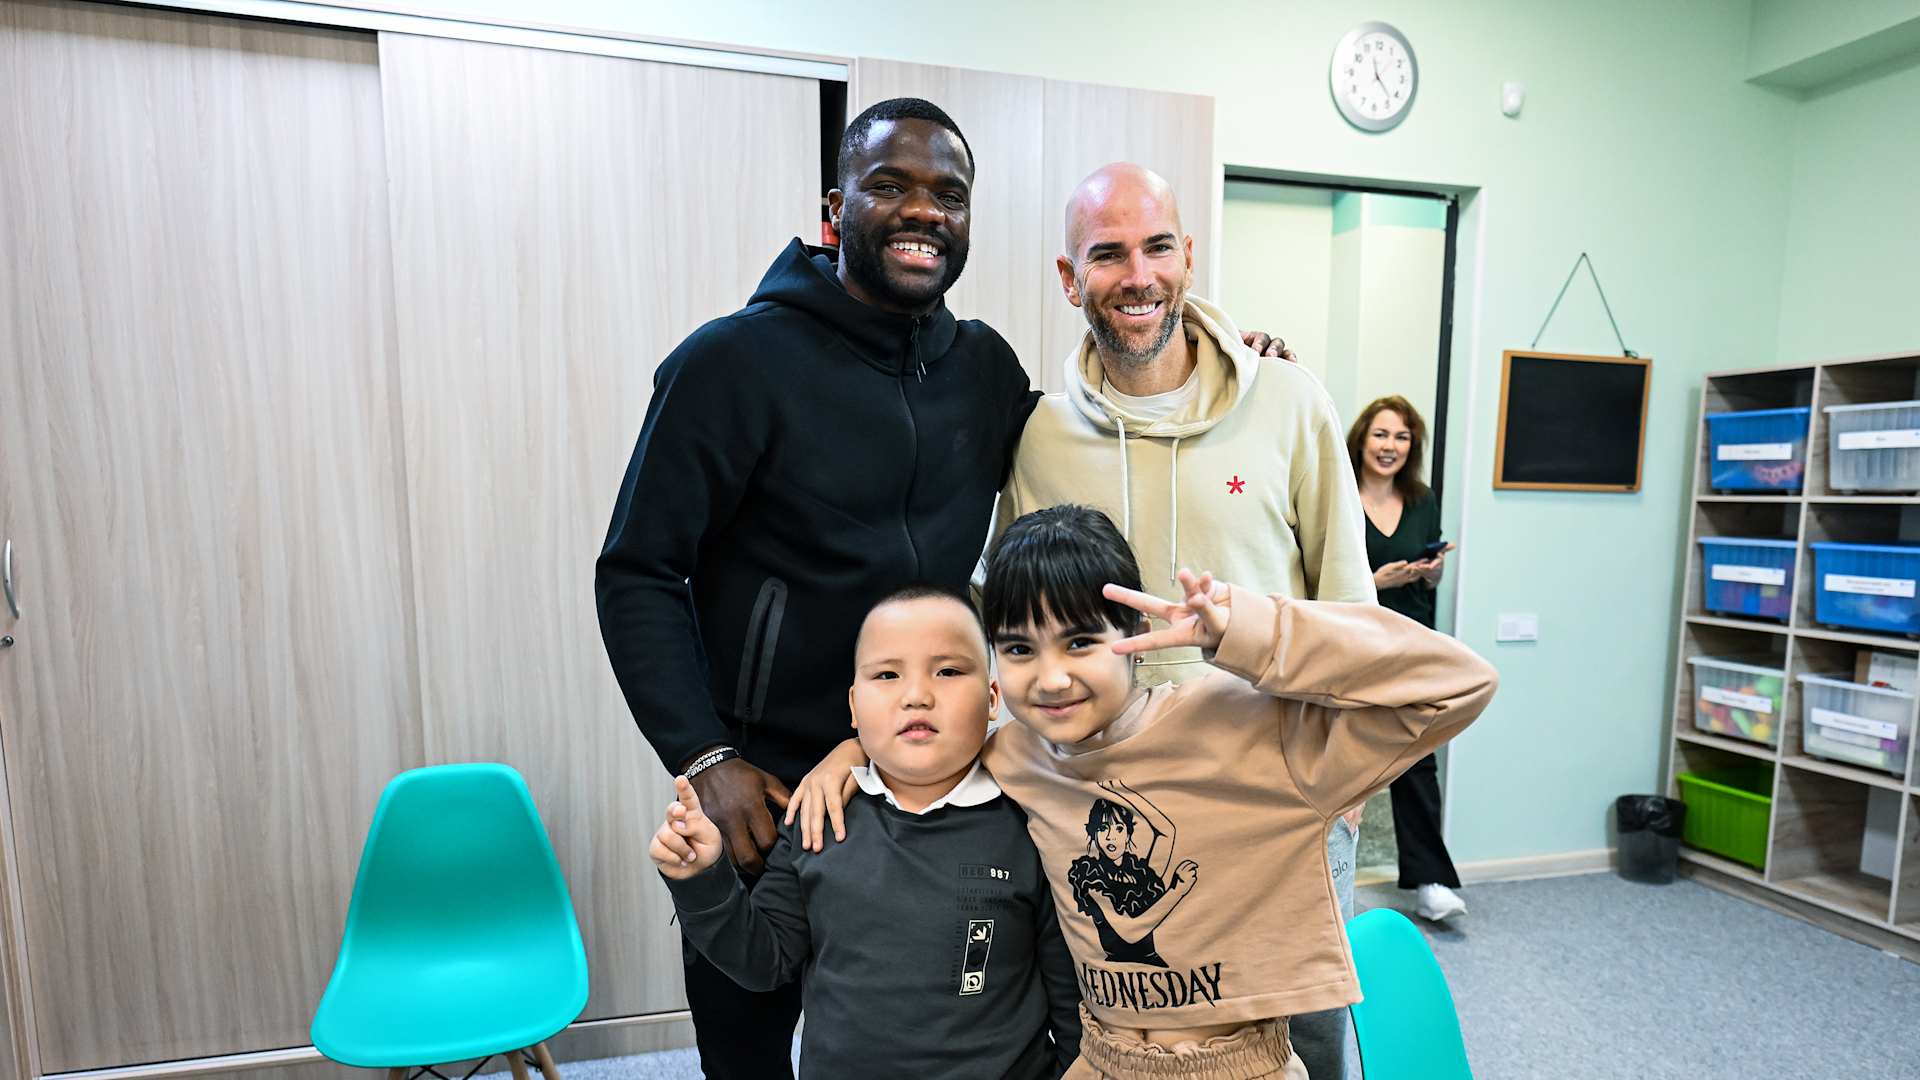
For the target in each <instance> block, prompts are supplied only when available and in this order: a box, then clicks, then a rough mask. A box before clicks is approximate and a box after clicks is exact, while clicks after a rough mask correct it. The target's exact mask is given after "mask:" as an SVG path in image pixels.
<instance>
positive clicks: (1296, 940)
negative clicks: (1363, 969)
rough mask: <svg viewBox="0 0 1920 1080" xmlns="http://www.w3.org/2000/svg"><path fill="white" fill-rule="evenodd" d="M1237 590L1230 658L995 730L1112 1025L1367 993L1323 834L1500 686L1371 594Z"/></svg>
mask: <svg viewBox="0 0 1920 1080" xmlns="http://www.w3.org/2000/svg"><path fill="white" fill-rule="evenodd" d="M1231 604H1232V608H1231V612H1232V613H1231V617H1230V618H1229V621H1228V624H1227V632H1226V637H1225V639H1224V640H1223V641H1222V642H1221V644H1220V648H1219V650H1218V651H1217V653H1216V654H1215V656H1214V658H1213V662H1214V663H1215V664H1217V665H1218V666H1220V667H1222V668H1225V669H1226V670H1225V671H1223V672H1218V673H1215V674H1213V675H1209V676H1206V677H1204V678H1200V679H1195V680H1191V681H1188V682H1184V683H1181V684H1180V685H1178V686H1173V685H1168V684H1162V685H1159V686H1155V687H1152V688H1150V689H1149V690H1148V691H1147V693H1146V694H1145V695H1144V697H1143V698H1142V699H1141V700H1139V701H1137V702H1136V703H1135V704H1134V705H1133V706H1132V707H1130V708H1129V710H1128V711H1127V713H1125V714H1123V715H1122V716H1121V717H1120V718H1119V719H1118V720H1116V721H1115V724H1114V727H1112V728H1110V729H1109V730H1108V731H1107V732H1106V733H1104V734H1103V735H1101V736H1096V737H1095V738H1094V739H1090V740H1088V741H1087V743H1083V744H1077V745H1076V746H1075V747H1062V746H1056V745H1054V744H1052V743H1049V742H1046V741H1044V740H1042V739H1040V738H1039V737H1038V736H1036V735H1034V734H1033V733H1032V732H1031V731H1030V730H1028V729H1027V728H1026V727H1024V726H1023V725H1021V724H1018V723H1014V724H1009V725H1007V726H1005V727H1004V728H1001V729H1000V730H999V731H998V732H996V733H995V734H994V736H993V737H992V738H991V739H990V740H988V742H987V749H986V753H985V760H986V762H987V766H988V768H989V769H991V770H992V772H993V775H994V778H995V779H996V780H998V781H999V782H1000V786H1001V788H1002V789H1003V790H1005V791H1006V793H1007V794H1008V795H1010V796H1012V797H1013V798H1014V800H1015V801H1017V802H1018V803H1019V804H1020V806H1021V808H1023V809H1024V810H1025V811H1026V812H1027V819H1028V820H1027V831H1028V832H1029V833H1030V834H1031V835H1032V836H1033V841H1034V844H1035V845H1036V846H1037V847H1038V848H1039V849H1040V858H1041V863H1042V865H1043V866H1044V867H1045V868H1046V873H1047V879H1048V882H1049V884H1050V885H1051V886H1052V888H1053V893H1054V906H1055V907H1056V909H1057V910H1058V911H1059V915H1060V928H1061V930H1062V931H1063V932H1064V933H1065V935H1066V939H1067V945H1068V947H1069V948H1070V949H1071V950H1072V951H1073V956H1074V967H1075V972H1076V975H1077V977H1078V979H1079V981H1080V992H1081V995H1082V996H1083V998H1084V1000H1085V1002H1086V1005H1087V1008H1088V1009H1089V1010H1090V1011H1092V1013H1093V1015H1094V1017H1095V1018H1096V1019H1098V1020H1100V1021H1102V1022H1103V1023H1107V1024H1114V1025H1119V1026H1123V1027H1130V1028H1150V1029H1165V1028H1184V1027H1199V1026H1208V1025H1216V1024H1238V1023H1244V1022H1248V1021H1253V1020H1260V1019H1266V1018H1270V1017H1279V1016H1291V1015H1294V1014H1296V1013H1302V1012H1315V1011H1319V1010H1322V1009H1331V1008H1337V1007H1340V1006H1344V1005H1348V1004H1351V1003H1353V1002H1355V1001H1358V1000H1359V999H1360V988H1359V982H1358V981H1357V978H1356V976H1355V974H1354V970H1353V959H1352V956H1351V955H1350V954H1349V952H1348V949H1347V939H1346V930H1345V927H1344V926H1343V925H1342V923H1341V920H1340V910H1339V906H1338V903H1337V901H1336V899H1335V897H1334V891H1333V879H1332V877H1331V874H1330V872H1329V870H1328V868H1327V856H1326V848H1327V829H1328V827H1329V826H1330V824H1331V823H1332V820H1333V818H1334V816H1335V815H1337V814H1338V813H1339V812H1340V810H1341V809H1343V808H1345V807H1348V806H1355V805H1358V804H1359V803H1361V802H1364V801H1365V800H1366V798H1367V796H1368V795H1370V794H1372V793H1373V792H1376V791H1379V790H1380V789H1381V788H1384V787H1386V786H1387V784H1388V783H1389V782H1391V781H1392V780H1393V779H1394V778H1395V777H1397V776H1399V775H1400V773H1401V772H1402V771H1403V770H1405V769H1406V768H1407V767H1408V766H1410V765H1412V764H1413V763H1414V762H1416V761H1419V760H1420V759H1421V758H1423V757H1425V756H1426V755H1428V754H1430V753H1432V752H1433V750H1434V748H1435V747H1438V746H1439V745H1441V744H1442V743H1444V742H1446V741H1447V740H1448V739H1451V738H1452V737H1453V736H1455V735H1457V734H1459V732H1460V730H1461V729H1462V728H1464V727H1465V726H1466V725H1467V724H1468V723H1469V722H1471V721H1472V720H1473V718H1474V717H1476V716H1478V715H1479V714H1480V711H1481V710H1482V709H1484V708H1486V706H1487V702H1488V701H1489V700H1490V699H1491V698H1492V697H1493V692H1494V688H1495V686H1496V685H1497V683H1498V677H1497V676H1496V675H1495V674H1494V670H1493V668H1492V667H1491V666H1490V665H1489V664H1487V662H1486V661H1484V660H1482V659H1481V658H1480V657H1478V656H1476V655H1475V654H1474V653H1473V652H1472V651H1471V650H1469V649H1468V648H1467V647H1466V646H1464V645H1461V644H1460V643H1459V642H1457V641H1455V640H1454V639H1452V638H1450V637H1447V636H1445V635H1443V634H1438V633H1435V632H1433V631H1431V630H1428V629H1426V628H1425V627H1423V626H1421V625H1419V624H1418V623H1416V622H1414V621H1413V620H1411V619H1408V618H1405V617H1403V616H1401V615H1398V614H1395V613H1394V612H1392V611H1389V610H1387V609H1385V608H1382V607H1377V606H1375V605H1371V604H1342V603H1321V602H1313V601H1303V600H1289V599H1287V598H1285V597H1280V596H1271V597H1269V596H1262V595H1260V594H1259V593H1255V592H1251V591H1248V590H1243V589H1239V588H1235V589H1234V590H1233V594H1232V601H1231ZM1093 743H1098V744H1099V745H1094V746H1091V747H1090V744H1093ZM1089 747H1090V748H1089Z"/></svg>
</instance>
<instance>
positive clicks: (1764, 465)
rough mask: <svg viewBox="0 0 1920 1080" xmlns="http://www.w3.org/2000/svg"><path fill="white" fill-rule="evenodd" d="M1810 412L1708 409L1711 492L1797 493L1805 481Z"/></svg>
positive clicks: (1803, 407) (1799, 409)
mask: <svg viewBox="0 0 1920 1080" xmlns="http://www.w3.org/2000/svg"><path fill="white" fill-rule="evenodd" d="M1812 412H1813V410H1812V409H1810V408H1807V407H1805V406H1801V407H1799V408H1793V409H1754V410H1750V411H1747V412H1728V413H1708V414H1707V436H1708V441H1709V443H1710V446H1711V456H1710V458H1709V464H1710V465H1711V466H1712V479H1711V481H1710V483H1709V486H1710V487H1712V488H1713V489H1714V490H1716V491H1799V490H1800V487H1801V485H1802V484H1804V483H1806V479H1807V418H1808V417H1809V416H1810V415H1812Z"/></svg>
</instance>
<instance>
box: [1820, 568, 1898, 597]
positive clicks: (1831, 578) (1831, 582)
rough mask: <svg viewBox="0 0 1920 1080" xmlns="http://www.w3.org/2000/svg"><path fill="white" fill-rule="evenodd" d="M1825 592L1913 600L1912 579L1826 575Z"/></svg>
mask: <svg viewBox="0 0 1920 1080" xmlns="http://www.w3.org/2000/svg"><path fill="white" fill-rule="evenodd" d="M1827 591H1828V592H1845V593H1860V594H1862V595H1865V596H1900V597H1905V598H1906V599H1908V600H1911V599H1913V579H1912V578H1886V577H1859V576H1857V575H1855V574H1828V575H1827Z"/></svg>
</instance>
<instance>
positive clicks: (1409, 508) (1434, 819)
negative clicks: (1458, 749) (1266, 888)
mask: <svg viewBox="0 0 1920 1080" xmlns="http://www.w3.org/2000/svg"><path fill="white" fill-rule="evenodd" d="M1347 453H1348V454H1349V455H1350V456H1351V457H1352V458H1353V475H1354V476H1355V477H1356V478H1357V479H1358V480H1359V482H1360V505H1361V506H1362V507H1363V508H1364V509H1365V510H1366V513H1367V563H1368V565H1370V566H1372V567H1373V587H1374V589H1375V590H1376V591H1377V592H1378V593H1379V594H1380V606H1382V607H1385V608H1390V609H1392V610H1394V611H1397V612H1399V613H1400V614H1402V615H1405V616H1406V617H1407V618H1409V619H1412V620H1414V621H1415V622H1418V623H1419V624H1421V625H1422V626H1426V627H1429V628H1431V627H1432V626H1433V612H1434V589H1435V587H1436V586H1438V585H1439V584H1440V575H1441V574H1443V573H1445V571H1446V561H1447V556H1446V551H1451V550H1452V549H1453V545H1451V544H1449V545H1447V548H1446V550H1445V551H1442V552H1441V553H1440V554H1438V555H1435V556H1433V557H1431V558H1428V557H1426V555H1425V549H1426V547H1427V545H1429V544H1431V543H1433V542H1434V541H1436V540H1439V539H1440V503H1439V500H1437V499H1435V498H1434V497H1433V492H1432V491H1431V490H1429V489H1428V487H1427V485H1426V484H1425V483H1422V482H1421V480H1420V472H1421V468H1422V465H1423V463H1424V461H1425V459H1426V453H1427V424H1426V421H1424V420H1422V419H1421V418H1420V413H1419V411H1418V410H1416V409H1415V408H1414V407H1413V405H1412V404H1411V403H1410V402H1408V401H1407V399H1406V398H1403V397H1399V396H1393V397H1383V398H1381V399H1379V400H1378V401H1375V402H1373V403H1372V404H1370V405H1368V406H1367V407H1366V408H1365V409H1363V410H1361V412H1360V416H1359V419H1357V420H1356V421H1355V422H1354V425H1353V427H1352V429H1351V430H1349V431H1348V432H1347ZM1388 790H1389V791H1391V792H1392V793H1393V832H1394V839H1395V841H1396V842H1397V843H1398V845H1399V848H1400V887H1401V888H1403V889H1415V890H1418V899H1419V903H1418V907H1419V911H1420V914H1422V915H1424V916H1426V917H1427V918H1429V919H1433V920H1436V921H1437V920H1440V919H1445V918H1448V917H1449V916H1453V915H1464V914H1465V913H1466V910H1467V905H1466V901H1464V900H1461V899H1460V897H1459V896H1458V895H1457V894H1456V893H1455V892H1454V891H1453V890H1455V889H1457V888H1459V887H1460V875H1459V874H1458V873H1457V872H1455V870H1454V868H1453V858H1452V857H1451V856H1450V855H1448V854H1447V845H1446V842H1445V841H1443V840H1442V839H1441V838H1440V772H1439V767H1438V765H1436V764H1435V762H1434V760H1433V756H1432V755H1431V754H1429V755H1428V756H1427V757H1426V758H1425V759H1423V760H1421V761H1420V762H1419V763H1417V764H1415V765H1414V766H1413V767H1412V768H1410V769H1408V770H1407V771H1406V772H1405V773H1404V774H1402V775H1401V777H1400V779H1398V780H1395V781H1394V782H1393V784H1392V786H1391V787H1390V788H1389V789H1388Z"/></svg>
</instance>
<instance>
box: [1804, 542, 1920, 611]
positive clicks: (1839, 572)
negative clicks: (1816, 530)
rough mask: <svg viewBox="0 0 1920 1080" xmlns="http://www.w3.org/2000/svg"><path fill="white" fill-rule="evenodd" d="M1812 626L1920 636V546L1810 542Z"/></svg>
mask: <svg viewBox="0 0 1920 1080" xmlns="http://www.w3.org/2000/svg"><path fill="white" fill-rule="evenodd" d="M1808 546H1809V547H1811V548H1813V571H1814V577H1813V582H1814V598H1813V618H1814V621H1815V622H1822V623H1827V624H1828V625H1830V626H1850V627H1854V628H1856V629H1860V630H1880V631H1884V632H1886V633H1890V634H1920V600H1916V599H1915V596H1914V593H1915V588H1916V585H1920V547H1897V546H1894V545H1890V544H1833V543H1815V544H1810V545H1808Z"/></svg>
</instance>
